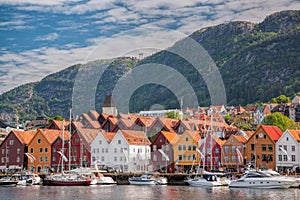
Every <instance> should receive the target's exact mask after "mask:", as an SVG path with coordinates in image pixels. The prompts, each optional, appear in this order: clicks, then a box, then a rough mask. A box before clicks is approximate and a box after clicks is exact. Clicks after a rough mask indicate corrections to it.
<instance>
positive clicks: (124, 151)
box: [123, 149, 129, 163]
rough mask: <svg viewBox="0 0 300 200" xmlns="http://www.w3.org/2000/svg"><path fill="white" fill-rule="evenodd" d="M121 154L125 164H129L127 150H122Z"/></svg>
mask: <svg viewBox="0 0 300 200" xmlns="http://www.w3.org/2000/svg"><path fill="white" fill-rule="evenodd" d="M123 153H124V155H125V159H126V163H129V160H128V152H127V150H125V149H123Z"/></svg>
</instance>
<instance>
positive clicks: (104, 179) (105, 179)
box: [96, 172, 117, 185]
mask: <svg viewBox="0 0 300 200" xmlns="http://www.w3.org/2000/svg"><path fill="white" fill-rule="evenodd" d="M96 177H97V179H96V180H97V184H98V185H110V184H117V182H116V181H114V179H113V178H112V177H110V176H104V175H103V174H102V173H99V172H97V174H96Z"/></svg>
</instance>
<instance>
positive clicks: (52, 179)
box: [43, 121, 92, 186]
mask: <svg viewBox="0 0 300 200" xmlns="http://www.w3.org/2000/svg"><path fill="white" fill-rule="evenodd" d="M70 123H71V121H70ZM58 153H59V154H60V155H61V173H59V174H54V175H50V176H47V177H46V178H45V179H44V180H43V185H48V186H89V185H91V182H92V179H91V178H87V177H85V176H81V175H80V174H72V173H70V174H68V173H65V172H64V161H65V162H67V161H68V159H67V157H66V156H65V155H64V121H63V123H62V149H61V151H58Z"/></svg>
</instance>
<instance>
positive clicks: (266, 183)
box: [229, 171, 296, 189]
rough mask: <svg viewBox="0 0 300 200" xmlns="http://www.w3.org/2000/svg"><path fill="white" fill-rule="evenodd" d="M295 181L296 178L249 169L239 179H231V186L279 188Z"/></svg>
mask: <svg viewBox="0 0 300 200" xmlns="http://www.w3.org/2000/svg"><path fill="white" fill-rule="evenodd" d="M295 182H296V181H295V180H292V179H283V178H278V177H274V176H271V175H270V174H267V173H264V172H262V171H248V172H246V173H245V174H244V175H243V176H242V177H241V178H239V179H238V180H233V181H231V183H230V184H229V187H231V188H261V189H277V188H289V187H291V186H292V185H293V184H295Z"/></svg>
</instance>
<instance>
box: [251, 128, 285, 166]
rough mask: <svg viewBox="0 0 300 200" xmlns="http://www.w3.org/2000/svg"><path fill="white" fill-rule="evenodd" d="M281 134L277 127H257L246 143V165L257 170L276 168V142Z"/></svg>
mask: <svg viewBox="0 0 300 200" xmlns="http://www.w3.org/2000/svg"><path fill="white" fill-rule="evenodd" d="M281 135H282V132H281V130H280V129H279V128H278V127H277V126H266V125H259V127H258V128H257V129H256V131H255V132H254V134H253V135H252V136H251V137H250V138H249V139H248V141H247V143H246V151H245V152H246V153H245V158H246V164H247V165H251V166H252V167H254V168H257V169H273V170H275V168H276V151H275V150H276V142H277V141H278V140H279V138H280V137H281Z"/></svg>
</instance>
